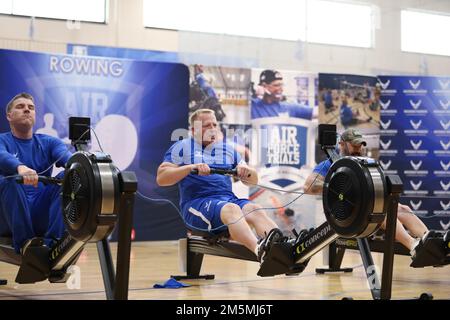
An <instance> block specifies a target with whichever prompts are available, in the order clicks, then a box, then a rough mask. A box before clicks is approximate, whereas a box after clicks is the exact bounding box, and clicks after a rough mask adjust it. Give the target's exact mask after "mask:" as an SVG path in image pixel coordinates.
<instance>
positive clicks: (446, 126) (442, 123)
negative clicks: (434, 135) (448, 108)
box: [439, 120, 450, 130]
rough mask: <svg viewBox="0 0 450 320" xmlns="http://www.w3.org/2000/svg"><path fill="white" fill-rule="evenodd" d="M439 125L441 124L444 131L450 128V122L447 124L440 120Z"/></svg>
mask: <svg viewBox="0 0 450 320" xmlns="http://www.w3.org/2000/svg"><path fill="white" fill-rule="evenodd" d="M439 123H440V124H441V126H442V128H444V130H447V129H448V128H449V127H450V120H449V121H447V122H444V121H442V120H439Z"/></svg>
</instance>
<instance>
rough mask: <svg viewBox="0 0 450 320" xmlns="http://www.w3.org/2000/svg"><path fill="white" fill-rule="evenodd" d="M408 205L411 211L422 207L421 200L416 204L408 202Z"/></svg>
mask: <svg viewBox="0 0 450 320" xmlns="http://www.w3.org/2000/svg"><path fill="white" fill-rule="evenodd" d="M409 204H410V205H411V207H412V208H413V210H418V209H419V208H420V206H421V205H422V200H420V201H419V202H417V203H414V201H412V200H410V201H409Z"/></svg>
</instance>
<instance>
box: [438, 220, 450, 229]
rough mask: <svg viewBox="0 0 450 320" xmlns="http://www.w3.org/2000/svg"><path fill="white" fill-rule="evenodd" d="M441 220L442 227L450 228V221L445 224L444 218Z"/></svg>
mask: <svg viewBox="0 0 450 320" xmlns="http://www.w3.org/2000/svg"><path fill="white" fill-rule="evenodd" d="M439 222H440V223H441V227H442V229H444V230H448V228H449V227H450V221H449V222H448V223H447V224H445V223H444V222H443V221H442V220H441V221H439Z"/></svg>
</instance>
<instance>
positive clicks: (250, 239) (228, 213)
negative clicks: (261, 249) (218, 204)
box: [220, 203, 258, 255]
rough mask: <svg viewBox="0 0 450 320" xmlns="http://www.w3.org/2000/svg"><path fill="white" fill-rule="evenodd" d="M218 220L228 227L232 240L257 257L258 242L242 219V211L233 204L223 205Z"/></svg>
mask: <svg viewBox="0 0 450 320" xmlns="http://www.w3.org/2000/svg"><path fill="white" fill-rule="evenodd" d="M220 219H221V220H222V222H223V223H224V224H226V225H227V226H228V231H229V232H230V236H231V238H232V239H233V240H235V241H237V242H239V243H241V244H243V245H244V246H245V247H247V248H248V249H249V250H251V251H252V252H254V253H255V254H256V255H257V245H258V240H257V239H256V236H255V234H254V233H253V231H252V230H251V229H250V226H249V225H248V223H247V221H246V220H245V218H243V217H242V211H241V208H240V207H239V206H238V205H236V204H233V203H228V204H226V205H224V206H223V207H222V210H220Z"/></svg>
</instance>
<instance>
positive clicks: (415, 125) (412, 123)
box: [409, 120, 422, 130]
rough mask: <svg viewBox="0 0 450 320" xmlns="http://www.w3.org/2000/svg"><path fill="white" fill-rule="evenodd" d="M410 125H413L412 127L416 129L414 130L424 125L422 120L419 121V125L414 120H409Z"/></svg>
mask: <svg viewBox="0 0 450 320" xmlns="http://www.w3.org/2000/svg"><path fill="white" fill-rule="evenodd" d="M409 123H410V124H411V126H412V127H413V128H414V130H417V129H419V128H420V125H421V124H422V120H419V121H418V122H417V123H415V122H414V121H412V120H409Z"/></svg>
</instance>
